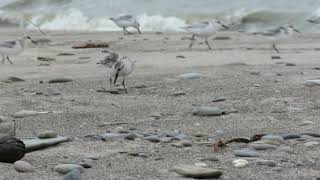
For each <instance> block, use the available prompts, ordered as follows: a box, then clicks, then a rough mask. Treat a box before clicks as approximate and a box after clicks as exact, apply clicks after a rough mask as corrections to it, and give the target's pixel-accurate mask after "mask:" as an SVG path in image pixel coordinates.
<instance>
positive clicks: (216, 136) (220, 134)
mask: <svg viewBox="0 0 320 180" xmlns="http://www.w3.org/2000/svg"><path fill="white" fill-rule="evenodd" d="M224 134H225V132H224V131H223V130H216V131H215V132H214V133H212V134H209V135H208V138H210V139H213V140H219V139H221V138H223V136H224Z"/></svg>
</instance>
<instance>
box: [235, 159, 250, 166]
mask: <svg viewBox="0 0 320 180" xmlns="http://www.w3.org/2000/svg"><path fill="white" fill-rule="evenodd" d="M232 164H233V165H234V167H236V168H243V167H246V166H248V165H249V162H248V161H247V160H245V159H236V160H234V161H232Z"/></svg>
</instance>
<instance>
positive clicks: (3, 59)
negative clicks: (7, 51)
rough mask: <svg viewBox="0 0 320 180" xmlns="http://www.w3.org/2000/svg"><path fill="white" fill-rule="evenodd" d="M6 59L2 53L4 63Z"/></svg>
mask: <svg viewBox="0 0 320 180" xmlns="http://www.w3.org/2000/svg"><path fill="white" fill-rule="evenodd" d="M5 61H6V58H5V56H4V55H2V64H4V62H5Z"/></svg>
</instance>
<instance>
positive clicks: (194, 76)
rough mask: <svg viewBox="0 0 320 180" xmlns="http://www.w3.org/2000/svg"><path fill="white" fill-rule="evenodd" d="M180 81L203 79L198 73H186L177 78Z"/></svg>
mask: <svg viewBox="0 0 320 180" xmlns="http://www.w3.org/2000/svg"><path fill="white" fill-rule="evenodd" d="M178 77H179V78H180V79H198V78H201V77H203V76H202V75H201V74H200V73H186V74H181V75H179V76H178Z"/></svg>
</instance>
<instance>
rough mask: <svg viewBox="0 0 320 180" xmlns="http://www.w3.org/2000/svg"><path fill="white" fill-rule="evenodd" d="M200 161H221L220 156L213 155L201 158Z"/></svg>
mask: <svg viewBox="0 0 320 180" xmlns="http://www.w3.org/2000/svg"><path fill="white" fill-rule="evenodd" d="M200 161H212V162H217V161H219V158H217V157H215V156H213V157H205V158H200Z"/></svg>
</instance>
